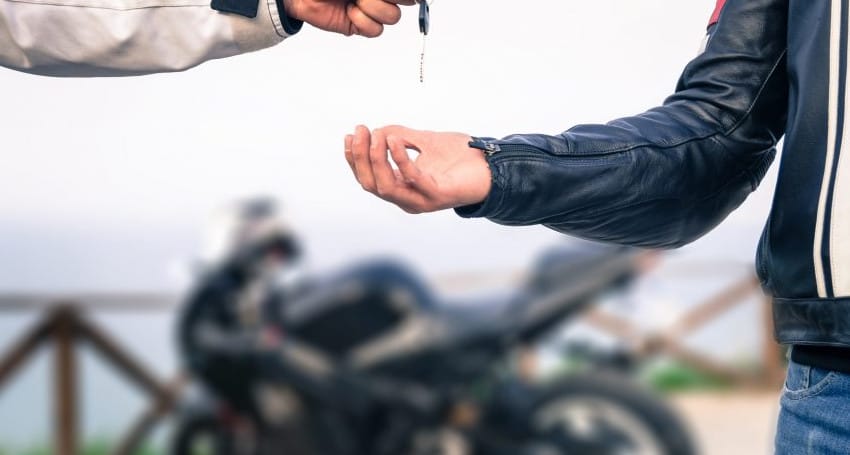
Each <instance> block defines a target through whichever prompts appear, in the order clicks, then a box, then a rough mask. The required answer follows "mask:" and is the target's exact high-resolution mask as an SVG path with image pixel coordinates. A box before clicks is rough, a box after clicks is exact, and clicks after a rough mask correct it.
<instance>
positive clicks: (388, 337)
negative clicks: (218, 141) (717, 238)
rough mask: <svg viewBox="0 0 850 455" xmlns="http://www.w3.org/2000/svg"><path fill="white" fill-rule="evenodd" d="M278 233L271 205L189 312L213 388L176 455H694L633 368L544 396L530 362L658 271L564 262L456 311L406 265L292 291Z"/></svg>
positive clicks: (192, 408) (591, 254) (193, 347)
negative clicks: (597, 308) (552, 336)
mask: <svg viewBox="0 0 850 455" xmlns="http://www.w3.org/2000/svg"><path fill="white" fill-rule="evenodd" d="M275 216H276V215H275V210H274V209H273V207H272V206H271V205H270V204H268V203H254V204H249V205H248V207H247V208H243V209H242V211H241V212H240V215H239V218H240V219H241V222H240V223H236V224H237V225H239V228H238V229H237V232H238V234H236V235H235V236H234V238H235V239H236V242H235V243H236V244H237V246H236V247H233V248H229V249H227V254H226V255H225V258H224V259H223V260H221V261H219V262H218V263H217V264H215V265H214V266H212V267H210V268H209V269H208V270H207V271H206V272H205V273H204V275H203V277H202V278H201V279H200V280H199V282H198V284H197V287H196V289H195V290H194V292H193V293H192V294H191V295H190V296H189V298H188V299H187V302H186V305H185V310H184V313H183V316H182V318H181V321H180V327H179V340H180V345H181V352H182V354H183V359H184V361H185V364H186V367H187V369H188V370H189V371H191V372H192V373H193V374H194V375H195V377H196V378H197V379H198V382H199V387H198V389H197V392H196V397H195V399H194V400H191V401H190V402H188V403H187V404H186V405H185V406H184V408H183V411H182V412H181V413H180V416H179V418H178V423H177V429H176V432H175V436H174V440H173V453H175V454H177V455H190V454H201V453H204V454H216V455H230V454H233V455H243V454H244V455H262V454H271V453H275V454H299V455H302V454H303V455H317V454H321V455H349V454H352V455H400V454H403V455H466V454H484V455H501V454H504V455H558V454H638V455H643V454H647V455H656V454H658V455H660V454H673V455H680V454H681V455H688V454H693V453H696V450H695V449H694V446H693V443H692V441H691V438H690V436H689V434H688V431H687V429H686V428H685V427H684V425H683V424H682V422H681V420H680V419H679V418H678V417H677V416H676V414H675V413H674V412H673V411H672V410H671V409H670V408H668V407H667V406H666V405H665V403H664V402H663V401H662V400H661V399H660V398H659V397H656V396H655V395H653V394H652V393H650V392H649V391H647V390H645V389H643V388H641V387H639V386H638V385H636V384H635V383H634V382H633V381H631V380H630V379H628V376H627V375H626V374H624V372H623V371H621V370H622V367H621V365H622V364H623V362H621V361H619V360H622V356H621V355H612V356H605V355H601V354H598V353H597V354H593V355H592V356H591V357H592V358H591V359H590V362H591V364H592V365H591V367H590V368H587V369H584V370H583V372H572V373H565V374H563V375H558V376H557V377H555V378H551V379H549V380H546V381H535V380H532V379H531V377H530V376H531V375H530V374H528V370H529V369H531V368H530V366H529V365H528V364H529V363H530V362H531V360H530V359H533V357H531V356H529V355H528V354H527V353H528V352H529V349H528V347H529V346H533V345H534V343H536V342H539V340H541V339H543V338H544V337H545V336H546V335H547V334H549V333H550V332H552V331H553V329H555V328H558V327H562V326H563V324H564V322H565V321H568V320H570V319H571V318H573V317H575V316H577V315H578V314H579V313H581V312H582V311H583V310H584V309H586V308H587V307H588V306H590V305H593V304H594V303H595V302H597V301H598V299H599V297H600V296H601V295H603V294H605V293H607V292H609V291H610V290H611V289H612V288H622V287H624V286H626V285H628V283H629V282H630V281H632V280H633V278H634V277H635V276H636V275H637V274H638V272H639V269H640V263H641V261H642V257H643V255H645V254H647V253H645V252H641V251H638V250H634V249H628V248H620V247H610V246H599V245H589V244H581V245H580V246H574V247H565V248H561V249H558V250H554V251H551V252H549V253H548V254H546V255H544V257H542V258H541V259H540V260H539V261H538V262H537V263H536V265H535V266H534V267H533V268H532V271H531V273H530V275H529V278H528V279H527V280H526V282H525V283H524V284H523V285H522V286H520V287H519V288H518V289H516V290H515V292H513V293H511V294H510V295H505V296H504V297H502V298H500V299H488V300H487V301H486V302H481V303H476V302H463V304H458V303H449V302H441V301H439V299H437V298H435V297H434V296H433V295H432V294H431V292H430V291H429V289H428V287H427V286H425V285H424V284H423V282H422V281H421V280H420V279H419V278H418V277H417V276H416V275H415V274H414V273H412V272H411V271H410V270H408V269H407V268H406V267H404V266H403V265H401V264H398V263H395V262H393V261H372V262H369V263H364V264H360V265H356V266H353V267H350V268H348V269H346V270H344V271H343V272H341V273H337V274H333V275H330V276H324V277H318V278H310V279H300V280H291V279H290V280H283V284H282V283H281V279H280V277H281V275H282V271H285V270H288V269H289V268H290V267H288V265H289V264H292V263H294V262H297V258H298V256H299V248H298V242H297V240H296V239H295V236H294V235H293V234H292V233H291V231H289V230H287V229H285V228H282V227H281V226H280V225H278V224H276V223H275V222H274V221H273V219H274V218H275ZM283 275H286V274H285V273H284V274H283ZM611 359H619V360H618V361H612V360H611ZM625 363H628V362H625Z"/></svg>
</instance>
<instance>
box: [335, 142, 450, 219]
mask: <svg viewBox="0 0 850 455" xmlns="http://www.w3.org/2000/svg"><path fill="white" fill-rule="evenodd" d="M407 147H410V145H408V141H406V140H404V139H401V138H399V137H396V136H387V135H386V133H385V131H384V129H383V128H382V129H378V130H375V131H373V132H371V133H370V132H369V130H368V129H367V128H366V127H364V126H358V127H357V128H356V129H355V132H354V134H353V135H348V136H346V138H345V159H346V161H348V164H349V166H350V167H351V169H352V171H353V172H354V176H355V178H356V179H357V181H358V182H359V183H360V185H361V186H362V187H363V189H364V190H366V191H368V192H370V193H372V194H374V195H376V196H378V197H380V198H381V199H384V200H386V201H388V202H392V203H393V204H396V205H397V206H399V207H400V208H401V209H402V210H404V211H406V212H408V213H422V212H424V211H428V210H429V207H430V206H431V205H433V204H431V203H430V202H429V200H430V197H429V196H430V195H431V194H434V193H435V191H436V190H435V188H436V184H435V183H434V180H433V178H431V177H430V176H429V175H427V174H424V173H423V172H422V171H421V170H419V169H418V168H417V167H416V165H415V164H414V163H413V161H412V160H411V159H410V157H408V155H407ZM388 149H389V150H390V153H391V154H392V157H393V158H392V159H393V161H394V162H395V163H396V164H397V165H398V170H396V169H393V167H392V164H391V163H390V160H389V158H388V157H387V150H388Z"/></svg>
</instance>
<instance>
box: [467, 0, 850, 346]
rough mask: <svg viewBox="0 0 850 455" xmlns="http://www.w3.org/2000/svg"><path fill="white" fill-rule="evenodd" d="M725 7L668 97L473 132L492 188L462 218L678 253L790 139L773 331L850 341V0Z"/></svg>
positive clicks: (806, 341) (777, 212)
mask: <svg viewBox="0 0 850 455" xmlns="http://www.w3.org/2000/svg"><path fill="white" fill-rule="evenodd" d="M723 3H724V2H723V1H720V2H719V4H718V6H719V7H722V10H721V11H722V12H721V14H720V17H719V21H718V22H717V23H716V24H714V25H713V26H712V27H711V28H710V29H709V40H708V43H707V46H706V49H705V51H704V52H703V53H702V54H701V55H700V56H698V57H697V58H696V59H695V60H693V61H692V62H691V63H690V64H689V65H688V66H687V68H685V71H684V73H683V75H682V77H681V80H680V82H679V84H678V87H677V90H676V93H675V94H674V95H673V96H671V97H670V98H669V99H667V100H666V102H665V103H664V105H663V106H661V107H657V108H655V109H651V110H649V111H647V112H645V113H643V114H641V115H637V116H634V117H629V118H623V119H619V120H615V121H613V122H611V123H608V124H606V125H580V126H577V127H574V128H572V129H570V130H568V131H566V132H564V133H562V134H560V135H557V136H547V135H538V134H533V135H515V136H509V137H506V138H504V139H501V140H480V141H478V142H477V143H476V144H475V146H477V147H479V148H481V149H483V150H485V151H486V152H487V153H488V157H487V159H488V162H489V164H490V167H491V170H492V173H493V185H492V190H491V192H490V194H489V196H488V197H487V199H486V200H485V201H484V202H483V203H481V204H479V205H476V206H469V207H462V208H460V209H458V213H459V214H460V215H461V216H465V217H487V218H489V219H491V220H493V221H495V222H497V223H501V224H507V225H527V224H543V225H545V226H547V227H550V228H552V229H555V230H557V231H560V232H563V233H567V234H570V235H575V236H578V237H583V238H588V239H593V240H601V241H607V242H614V243H620V244H629V245H638V246H645V247H656V248H657V247H660V248H673V247H678V246H681V245H684V244H686V243H688V242H691V241H693V240H694V239H696V238H698V237H700V236H702V235H703V234H705V233H706V232H708V231H709V230H710V229H712V228H713V227H714V226H716V225H717V224H718V223H720V222H721V221H723V219H724V218H725V217H726V216H727V215H728V214H729V213H730V212H731V211H732V210H734V209H735V208H737V207H738V206H739V205H740V204H741V203H742V202H743V201H744V199H745V198H746V197H747V196H748V195H749V194H750V193H751V192H752V191H753V190H754V189H755V188H756V186H757V185H758V184H759V182H760V181H761V179H762V177H763V176H764V174H765V172H766V170H767V168H768V167H769V166H770V164H771V162H772V161H773V158H774V155H775V149H774V147H775V145H776V143H777V141H778V140H779V139H780V138H782V136H783V135H785V145H784V149H783V157H782V165H781V168H780V174H779V182H778V186H777V188H776V194H775V200H774V203H773V208H772V212H771V216H770V219H769V221H768V223H767V226H766V228H765V230H764V234H763V236H762V240H761V245H760V248H759V253H758V258H757V267H758V273H759V276H760V278H761V280H762V283H763V285H764V287H765V288H766V289H767V290H768V291H769V292H770V293H772V295H773V296H774V297H775V299H774V301H775V304H774V318H775V322H776V335H777V338H778V340H779V341H780V342H783V343H789V344H802V345H835V346H848V347H850V149H848V147H850V143H848V144H845V142H850V136H847V140H844V138H845V136H846V134H845V121H846V120H845V115H844V111H845V107H846V106H845V104H846V103H848V102H850V98H847V93H846V83H847V53H848V45H847V44H848V43H847V34H848V31H847V29H848V0H728V1H726V2H725V6H723ZM847 118H850V117H847ZM846 126H847V128H846V129H847V131H848V132H850V125H846Z"/></svg>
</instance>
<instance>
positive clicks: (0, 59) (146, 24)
mask: <svg viewBox="0 0 850 455" xmlns="http://www.w3.org/2000/svg"><path fill="white" fill-rule="evenodd" d="M116 5H117V4H116V3H114V2H109V1H106V0H55V1H51V2H49V3H46V2H36V1H35V0H33V1H31V2H21V1H10V0H0V65H2V66H5V67H8V68H12V69H16V70H20V71H25V72H29V73H35V74H42V75H48V76H125V75H137V74H147V73H155V72H169V71H181V70H185V69H187V68H191V67H193V66H196V65H198V64H200V63H203V62H205V61H207V60H211V59H217V58H223V57H228V56H232V55H236V54H240V53H244V52H250V51H254V50H258V49H262V48H265V47H269V46H272V45H274V44H277V43H279V42H280V41H282V40H283V39H284V38H286V37H287V36H288V33H287V30H285V28H284V26H283V23H282V21H281V17H280V15H279V12H278V6H277V3H276V2H275V0H260V4H259V10H258V12H257V16H256V17H255V18H246V17H243V16H240V15H236V14H226V13H221V12H218V11H215V10H213V9H211V8H210V4H209V2H208V1H205V0H127V1H126V2H121V3H120V6H119V7H116ZM290 31H292V30H290Z"/></svg>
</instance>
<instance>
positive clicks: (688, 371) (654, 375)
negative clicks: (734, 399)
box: [642, 362, 731, 392]
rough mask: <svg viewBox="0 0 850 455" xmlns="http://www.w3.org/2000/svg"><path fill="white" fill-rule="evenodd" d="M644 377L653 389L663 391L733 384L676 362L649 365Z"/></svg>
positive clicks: (711, 388)
mask: <svg viewBox="0 0 850 455" xmlns="http://www.w3.org/2000/svg"><path fill="white" fill-rule="evenodd" d="M642 377H643V379H644V381H646V383H648V384H649V385H650V386H651V387H652V388H653V389H655V390H658V391H661V392H681V391H685V390H720V389H726V388H728V387H730V386H731V384H729V383H728V382H726V381H724V380H722V379H720V378H716V377H714V376H711V375H709V374H707V373H703V372H701V371H698V370H696V369H694V368H691V367H689V366H686V365H682V364H679V363H675V362H664V363H662V364H657V365H655V366H650V367H647V368H646V370H645V371H644V372H643V374H642Z"/></svg>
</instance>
